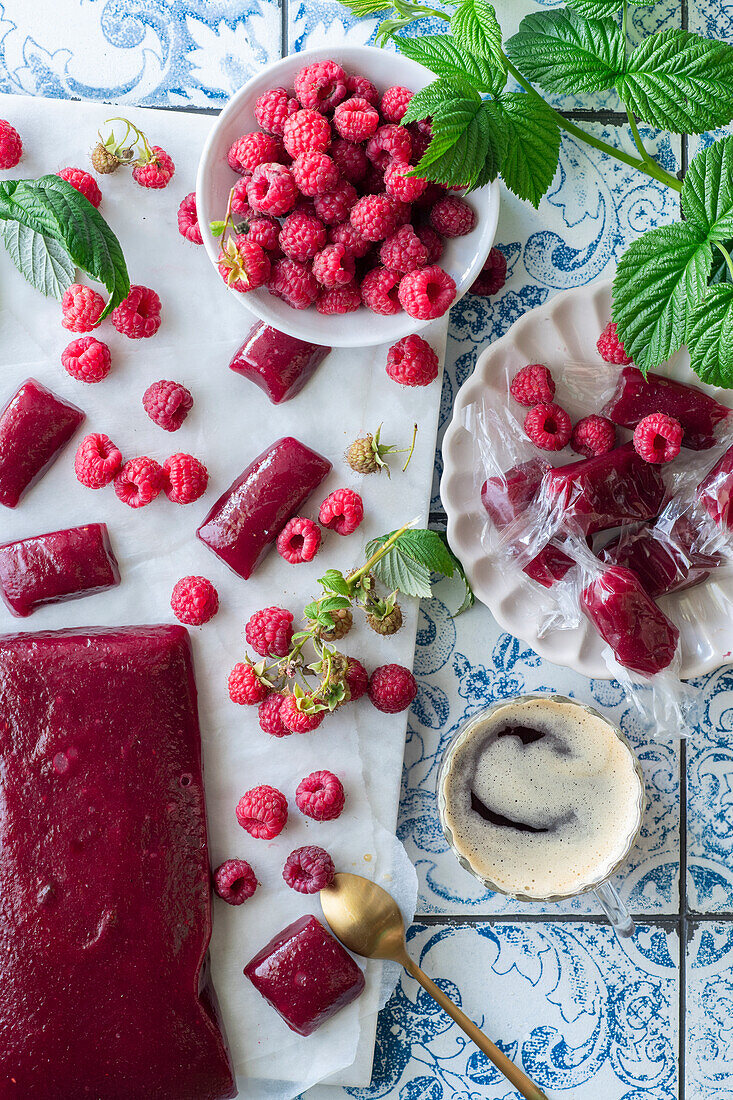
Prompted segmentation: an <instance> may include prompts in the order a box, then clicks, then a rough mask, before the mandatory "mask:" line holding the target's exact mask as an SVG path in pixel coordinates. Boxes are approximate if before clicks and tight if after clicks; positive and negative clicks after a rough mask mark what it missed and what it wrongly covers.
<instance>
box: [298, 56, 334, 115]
mask: <svg viewBox="0 0 733 1100" xmlns="http://www.w3.org/2000/svg"><path fill="white" fill-rule="evenodd" d="M293 87H294V88H295V94H296V95H297V97H298V99H299V100H300V102H301V104H302V105H303V107H309V108H312V109H313V110H314V111H321V112H323V114H326V112H327V111H332V110H333V109H334V107H335V106H336V105H337V104H338V103H340V102H341V100H342V99H344V98H345V96H346V73H345V72H344V70H343V69H342V68H341V66H340V65H337V64H336V62H335V61H314V62H312V64H310V65H304V66H303V68H302V69H301V70H300V72H298V73H296V75H295V80H294V81H293Z"/></svg>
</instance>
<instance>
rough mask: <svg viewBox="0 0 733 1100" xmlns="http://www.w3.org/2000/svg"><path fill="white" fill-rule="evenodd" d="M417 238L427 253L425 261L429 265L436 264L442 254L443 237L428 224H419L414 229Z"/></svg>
mask: <svg viewBox="0 0 733 1100" xmlns="http://www.w3.org/2000/svg"><path fill="white" fill-rule="evenodd" d="M415 233H416V234H417V236H418V239H419V240H420V241H422V243H423V244H424V245H425V248H426V250H427V253H428V259H427V262H428V264H429V265H430V266H432V265H433V264H437V262H438V260H439V259H440V257H441V256H442V255H443V238H442V237H441V235H440V233H436V232H435V230H434V229H431V228H430V226H429V225H419V226H418V227H417V229H416V230H415Z"/></svg>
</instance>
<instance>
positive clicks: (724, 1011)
mask: <svg viewBox="0 0 733 1100" xmlns="http://www.w3.org/2000/svg"><path fill="white" fill-rule="evenodd" d="M686 1033H687V1034H686V1039H687V1041H686V1048H687V1049H686V1057H685V1066H686V1075H685V1076H686V1078H687V1079H686V1082H685V1096H686V1100H730V1097H731V1096H733V1042H731V1037H732V1036H733V924H731V923H730V922H726V923H725V924H722V923H721V924H717V923H712V922H705V923H704V924H703V923H700V924H699V925H697V926H695V927H694V928H693V929H692V931H691V934H690V939H689V943H688V944H687V1013H686Z"/></svg>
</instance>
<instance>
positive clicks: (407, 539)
mask: <svg viewBox="0 0 733 1100" xmlns="http://www.w3.org/2000/svg"><path fill="white" fill-rule="evenodd" d="M394 534H395V532H394V531H392V532H390V534H388V535H381V536H380V537H379V538H377V539H373V540H372V542H370V543H369V545H368V546H367V548H366V555H367V557H368V558H369V557H371V556H372V554H375V553H376V552H377V551H378V550H379V548H380V546H383V545H384V544H385V542H387V540H388V539H390V538H392V536H393V535H394ZM372 571H373V572H374V573H375V574H376V576H378V577H379V579H380V580H381V581H383V582H384V584H385V585H386V586H387V587H388V588H392V589H395V590H396V591H399V592H402V593H404V594H405V595H406V596H419V597H421V598H425V599H427V598H428V596H429V594H431V593H432V589H431V585H430V574H431V573H438V574H440V575H441V576H444V577H453V576H458V577H459V578H460V579H461V580H462V581H463V583H464V586H465V595H464V599H463V602H462V604H461V607H460V608H459V610H458V611H457V612H456V614H460V612H461V611H465V609H466V608H467V607H470V606H471V605H472V604H473V602H474V599H475V597H474V595H473V592H472V591H471V586H470V585H469V583H468V580H467V578H466V574H465V573H464V571H463V566H462V565H461V563H460V562H459V561H458V558H456V556H455V554H454V553H453V551H452V550H451V549H450V547H449V546H448V543H447V540H446V537H445V535H444V534H443V533H442V532H440V531H428V530H423V529H413V528H410V529H408V530H406V531H403V532H402V534H400V535H399V536H398V537H397V539H396V540H395V542H394V544H393V545H392V546H391V548H390V549H389V550H388V551H387V553H386V554H385V555H384V557H382V558H380V559H379V560H378V561H377V562H375V563H374V565H373V566H372Z"/></svg>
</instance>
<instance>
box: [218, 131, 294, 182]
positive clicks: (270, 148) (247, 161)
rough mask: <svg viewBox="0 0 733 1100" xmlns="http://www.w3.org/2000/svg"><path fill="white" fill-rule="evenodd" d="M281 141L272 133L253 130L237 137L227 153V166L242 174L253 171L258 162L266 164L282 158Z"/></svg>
mask: <svg viewBox="0 0 733 1100" xmlns="http://www.w3.org/2000/svg"><path fill="white" fill-rule="evenodd" d="M282 155H283V143H282V142H281V141H280V140H279V138H276V137H273V135H272V134H263V133H260V131H259V130H255V131H254V132H253V133H251V134H244V135H243V136H242V137H240V138H237V140H236V141H235V142H234V144H233V145H232V146H231V148H230V149H229V152H228V153H227V160H228V161H229V167H230V168H233V169H234V171H235V172H239V173H240V175H244V173H245V172H254V170H255V168H256V167H257V165H258V164H268V163H271V162H272V161H279V160H282Z"/></svg>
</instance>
